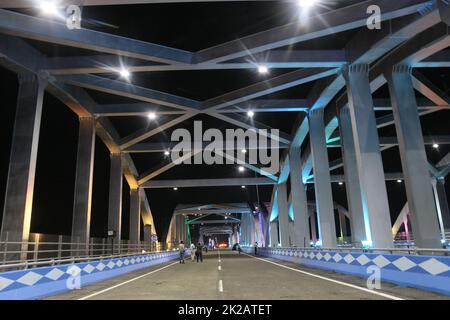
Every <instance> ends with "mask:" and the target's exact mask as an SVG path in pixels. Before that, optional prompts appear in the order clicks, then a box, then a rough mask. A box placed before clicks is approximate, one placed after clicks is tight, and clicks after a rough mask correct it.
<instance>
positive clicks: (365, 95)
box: [344, 64, 393, 248]
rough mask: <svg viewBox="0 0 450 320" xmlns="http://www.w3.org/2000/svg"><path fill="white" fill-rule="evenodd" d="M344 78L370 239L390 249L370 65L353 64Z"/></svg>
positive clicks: (377, 245)
mask: <svg viewBox="0 0 450 320" xmlns="http://www.w3.org/2000/svg"><path fill="white" fill-rule="evenodd" d="M344 76H345V79H346V82H347V94H348V104H349V110H350V117H351V124H352V133H353V142H354V147H355V155H356V162H357V166H358V176H359V180H360V188H361V192H360V193H359V194H360V197H361V201H362V205H363V210H365V211H363V214H364V217H365V229H366V237H367V238H366V240H367V241H369V242H371V243H372V245H373V246H374V247H376V248H390V247H392V246H393V239H392V232H391V228H392V224H391V216H390V213H389V203H388V198H387V191H386V182H385V179H384V169H383V161H382V158H381V153H380V141H379V138H378V130H377V124H376V118H375V112H374V110H373V99H372V93H371V91H370V83H369V66H368V65H366V64H360V65H351V66H349V67H348V69H347V70H346V71H345V72H344Z"/></svg>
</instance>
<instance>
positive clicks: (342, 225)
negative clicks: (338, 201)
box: [339, 211, 348, 241]
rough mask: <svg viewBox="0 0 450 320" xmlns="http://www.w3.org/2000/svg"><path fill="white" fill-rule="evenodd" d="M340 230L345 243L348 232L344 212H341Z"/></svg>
mask: <svg viewBox="0 0 450 320" xmlns="http://www.w3.org/2000/svg"><path fill="white" fill-rule="evenodd" d="M339 230H340V231H341V237H342V241H344V240H345V237H347V235H348V230H347V222H346V219H345V214H344V213H343V212H342V211H339Z"/></svg>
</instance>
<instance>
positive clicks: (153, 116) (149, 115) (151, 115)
mask: <svg viewBox="0 0 450 320" xmlns="http://www.w3.org/2000/svg"><path fill="white" fill-rule="evenodd" d="M147 117H148V118H149V119H150V120H155V119H156V113H154V112H150V113H149V114H148V115H147Z"/></svg>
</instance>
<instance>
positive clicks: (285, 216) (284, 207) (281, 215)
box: [277, 182, 289, 247]
mask: <svg viewBox="0 0 450 320" xmlns="http://www.w3.org/2000/svg"><path fill="white" fill-rule="evenodd" d="M277 204H278V223H279V227H280V240H281V241H280V242H281V246H282V247H289V212H288V204H287V186H286V182H284V183H280V184H278V187H277Z"/></svg>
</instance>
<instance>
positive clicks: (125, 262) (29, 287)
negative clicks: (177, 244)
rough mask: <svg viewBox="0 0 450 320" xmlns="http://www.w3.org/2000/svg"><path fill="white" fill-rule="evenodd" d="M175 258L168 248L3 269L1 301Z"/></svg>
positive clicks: (67, 287)
mask: <svg viewBox="0 0 450 320" xmlns="http://www.w3.org/2000/svg"><path fill="white" fill-rule="evenodd" d="M187 251H188V250H186V254H189V253H188V252H187ZM178 258H179V252H178V251H169V252H160V253H149V254H142V255H135V256H127V257H120V258H113V259H105V260H96V261H89V262H80V263H74V264H64V265H55V266H50V267H40V268H33V269H25V270H16V271H8V272H2V273H0V300H25V299H39V298H43V297H46V296H51V295H55V294H58V293H63V292H66V291H70V290H73V289H75V288H76V287H77V286H78V284H79V285H80V286H86V285H88V284H92V283H95V282H99V281H103V280H106V279H110V278H113V277H117V276H121V275H123V274H126V273H129V272H132V271H136V270H140V269H145V268H148V267H151V266H154V265H158V264H162V263H165V262H169V261H172V260H175V259H178Z"/></svg>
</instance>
